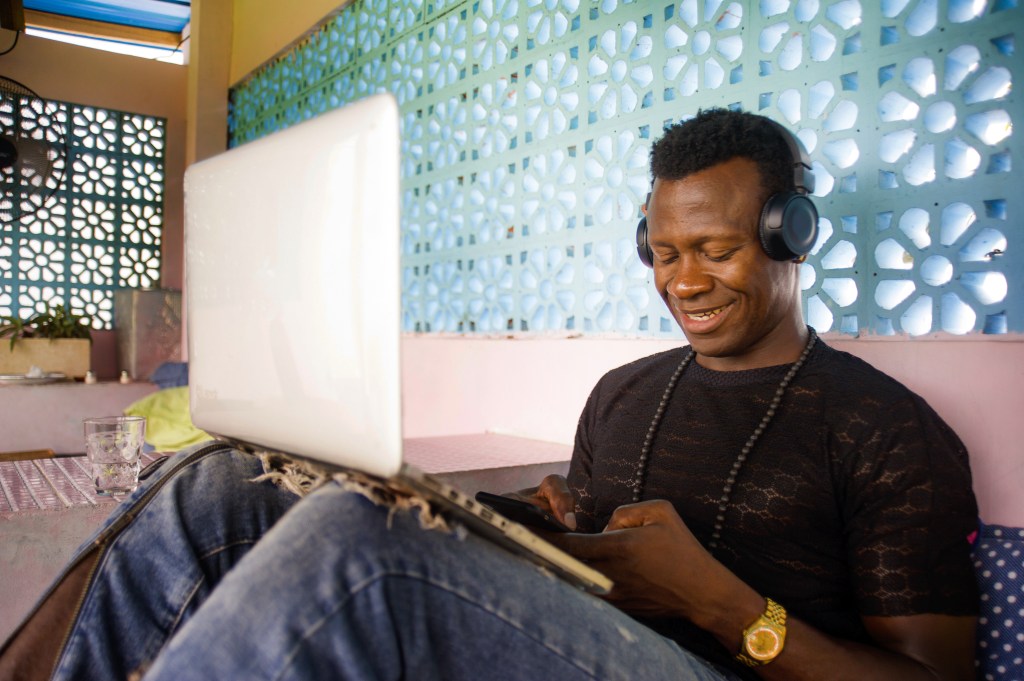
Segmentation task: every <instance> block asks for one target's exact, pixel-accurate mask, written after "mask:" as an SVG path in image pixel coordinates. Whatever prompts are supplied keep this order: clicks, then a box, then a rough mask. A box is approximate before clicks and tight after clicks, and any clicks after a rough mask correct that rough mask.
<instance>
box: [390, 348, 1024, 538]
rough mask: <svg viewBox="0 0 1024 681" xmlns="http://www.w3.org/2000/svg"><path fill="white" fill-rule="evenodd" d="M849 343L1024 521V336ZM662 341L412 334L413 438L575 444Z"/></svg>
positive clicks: (996, 513)
mask: <svg viewBox="0 0 1024 681" xmlns="http://www.w3.org/2000/svg"><path fill="white" fill-rule="evenodd" d="M989 338H990V337H985V338H977V337H971V338H967V339H949V340H946V339H928V340H908V339H902V338H899V339H874V338H872V339H856V340H853V339H848V338H845V337H842V336H833V335H832V334H829V335H826V340H827V341H828V342H829V343H830V344H831V345H833V346H834V347H836V348H839V349H841V350H845V351H847V352H850V353H852V354H855V355H857V356H859V357H862V358H863V359H865V360H867V361H868V362H870V363H871V364H873V365H875V366H876V367H878V368H879V369H881V370H882V371H885V372H886V373H888V374H890V375H891V376H893V377H895V378H897V379H898V380H900V381H902V382H903V383H904V384H905V385H907V386H908V387H909V388H911V389H912V390H914V391H915V392H917V393H919V394H920V395H922V396H923V397H924V398H925V399H927V400H928V402H929V403H930V404H931V405H932V407H933V408H934V409H935V410H936V411H937V412H938V413H939V414H940V415H941V416H942V417H943V418H944V419H945V420H946V421H947V422H948V423H949V424H950V425H951V426H952V427H953V429H954V430H956V432H957V433H958V434H959V435H960V437H961V439H963V441H964V442H965V444H966V445H967V448H968V450H969V451H970V453H971V467H972V471H973V474H974V486H975V492H976V493H977V495H978V503H979V506H980V509H981V516H982V518H983V519H984V520H985V521H986V522H989V523H999V524H1005V525H1014V526H1024V456H1022V450H1024V447H1022V446H1021V438H1022V434H1024V427H1022V426H1024V422H1022V419H1021V415H1022V414H1024V338H1021V337H1019V336H1017V337H1013V338H1006V339H1003V338H1001V339H996V340H990V339H989ZM675 345H677V343H674V342H669V341H651V340H620V339H583V338H569V339H567V338H539V339H506V338H501V339H497V338H496V339H474V338H456V337H439V336H415V335H410V336H407V337H406V338H405V339H404V341H403V346H402V361H403V367H402V372H403V377H404V412H405V413H404V419H405V427H406V435H407V436H409V437H426V436H435V435H451V434H462V433H475V432H481V431H493V432H499V433H507V434H512V435H520V436H524V437H531V438H536V439H541V440H549V441H553V442H562V443H570V442H572V438H573V433H574V432H575V428H576V421H577V419H578V417H579V413H580V410H581V409H582V408H583V404H584V402H585V401H586V398H587V395H588V394H589V393H590V389H591V387H592V386H593V385H594V383H595V382H596V381H597V379H598V378H600V377H601V375H602V374H603V373H604V372H605V371H607V370H608V369H611V368H613V367H616V366H619V365H620V364H624V363H626V362H628V361H631V360H633V359H636V358H638V357H643V356H645V355H649V354H653V353H655V352H659V351H661V350H666V349H668V348H671V347H674V346H675Z"/></svg>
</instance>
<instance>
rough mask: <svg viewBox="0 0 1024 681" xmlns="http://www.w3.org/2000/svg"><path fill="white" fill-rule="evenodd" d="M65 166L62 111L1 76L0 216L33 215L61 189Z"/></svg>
mask: <svg viewBox="0 0 1024 681" xmlns="http://www.w3.org/2000/svg"><path fill="white" fill-rule="evenodd" d="M66 167H67V114H66V113H65V112H63V111H62V110H61V109H60V108H59V107H57V106H56V105H55V104H53V103H51V102H47V101H46V100H44V99H42V98H40V97H39V95H37V94H36V93H35V92H33V91H32V90H30V89H29V88H28V87H26V86H24V85H22V84H21V83H19V82H18V81H16V80H13V79H11V78H6V77H4V76H0V222H2V223H10V222H14V221H15V220H17V219H19V218H22V217H26V216H29V215H32V214H34V213H36V212H37V211H38V210H40V209H41V208H42V207H43V206H45V205H46V203H47V201H49V200H50V198H51V197H52V196H53V194H54V193H55V192H56V191H57V190H58V189H60V186H61V184H62V183H63V181H64V173H65V169H66Z"/></svg>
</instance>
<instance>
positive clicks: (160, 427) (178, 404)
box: [124, 386, 210, 452]
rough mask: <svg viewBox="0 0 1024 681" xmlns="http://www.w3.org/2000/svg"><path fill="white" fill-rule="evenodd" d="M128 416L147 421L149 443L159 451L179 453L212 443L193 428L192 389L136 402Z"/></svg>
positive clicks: (174, 390) (157, 394)
mask: <svg viewBox="0 0 1024 681" xmlns="http://www.w3.org/2000/svg"><path fill="white" fill-rule="evenodd" d="M124 413H125V415H127V416H145V417H146V442H147V443H149V444H151V445H153V447H155V448H156V450H157V451H161V452H168V451H171V452H173V451H177V450H179V449H181V448H183V447H187V446H188V445H192V444H195V443H197V442H202V441H203V440H209V439H210V436H209V435H207V434H206V433H204V432H203V431H201V430H199V429H198V428H196V427H195V426H194V425H192V417H191V416H190V415H189V411H188V386H182V387H180V388H167V389H165V390H159V391H157V392H155V393H153V394H151V395H147V396H145V397H143V398H142V399H141V400H138V401H136V402H134V403H133V404H131V405H129V407H128V408H127V409H125V410H124Z"/></svg>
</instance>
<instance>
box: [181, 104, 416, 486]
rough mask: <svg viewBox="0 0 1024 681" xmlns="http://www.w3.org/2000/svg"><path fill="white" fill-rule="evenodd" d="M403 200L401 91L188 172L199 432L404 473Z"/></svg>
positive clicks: (193, 385) (190, 322) (192, 368)
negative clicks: (397, 97) (398, 100)
mask: <svg viewBox="0 0 1024 681" xmlns="http://www.w3.org/2000/svg"><path fill="white" fill-rule="evenodd" d="M399 201H400V196H399V124H398V108H397V105H396V103H395V100H394V99H393V98H392V96H391V95H376V96H373V97H370V98H367V99H364V100H362V101H359V102H356V103H354V104H351V105H349V106H346V107H344V108H341V109H336V110H333V111H330V112H327V113H324V114H322V115H320V116H319V117H317V118H314V119H312V120H309V121H306V122H303V123H301V124H299V125H296V126H294V127H292V128H289V129H286V130H283V131H280V132H277V133H274V134H272V135H269V136H267V137H265V138H262V139H259V140H257V141H254V142H251V143H248V144H245V145H244V146H241V147H237V148H235V149H231V150H229V151H227V152H225V153H223V154H220V155H218V156H216V157H214V158H210V159H208V160H205V161H201V162H199V163H196V164H194V165H192V166H191V167H189V168H188V170H187V171H186V173H185V286H186V301H187V315H188V317H187V327H188V329H187V333H188V354H189V357H188V359H189V383H190V396H191V412H192V421H193V423H195V425H196V426H197V427H199V428H202V429H203V430H205V431H207V432H209V433H211V434H214V435H218V436H222V437H225V438H228V439H231V440H235V441H238V442H241V443H244V444H248V445H252V446H256V447H260V448H266V449H271V450H277V451H283V452H288V453H290V454H295V455H298V456H302V457H306V458H311V459H316V460H320V461H324V462H328V463H332V464H336V465H339V466H344V467H348V468H356V469H359V470H362V471H365V472H367V473H371V474H374V475H379V476H383V477H389V476H392V475H394V474H395V473H397V472H398V471H399V469H400V468H401V464H402V434H401V425H402V415H401V394H400V390H401V369H400V357H399V352H400V348H399V343H400V333H401V328H400V323H401V321H400V320H401V290H400V276H399V271H400V270H399V267H400V250H399V230H400V226H399Z"/></svg>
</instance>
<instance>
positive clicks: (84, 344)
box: [0, 338, 90, 378]
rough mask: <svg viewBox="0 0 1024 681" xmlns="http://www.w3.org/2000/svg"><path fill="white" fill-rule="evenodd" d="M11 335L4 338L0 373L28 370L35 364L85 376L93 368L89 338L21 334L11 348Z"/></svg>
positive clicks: (53, 370)
mask: <svg viewBox="0 0 1024 681" xmlns="http://www.w3.org/2000/svg"><path fill="white" fill-rule="evenodd" d="M10 342H11V341H10V339H9V338H0V374H27V373H28V372H29V370H31V369H32V367H33V366H37V367H39V368H40V369H42V370H43V371H45V372H47V373H50V372H60V373H62V374H66V375H67V376H70V377H72V378H82V377H84V376H85V372H87V371H88V370H89V351H90V343H89V340H88V339H86V338H60V339H57V340H49V339H47V338H19V339H18V340H17V342H15V344H14V350H13V351H12V350H11V349H10V348H11V346H10Z"/></svg>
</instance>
